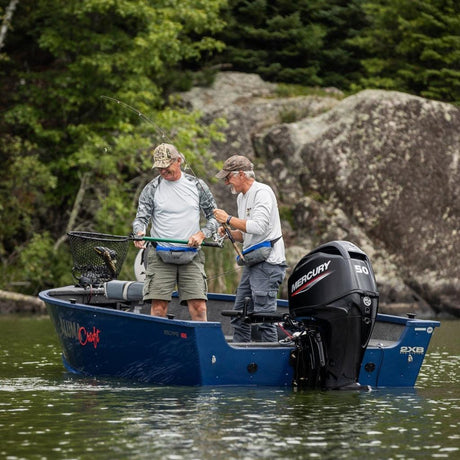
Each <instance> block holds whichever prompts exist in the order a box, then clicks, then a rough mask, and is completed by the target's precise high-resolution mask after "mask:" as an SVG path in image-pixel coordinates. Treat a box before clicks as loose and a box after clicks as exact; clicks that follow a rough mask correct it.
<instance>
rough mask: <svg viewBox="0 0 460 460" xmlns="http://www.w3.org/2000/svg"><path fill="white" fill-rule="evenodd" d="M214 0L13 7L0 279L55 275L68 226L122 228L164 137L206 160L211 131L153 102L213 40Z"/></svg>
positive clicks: (51, 1)
mask: <svg viewBox="0 0 460 460" xmlns="http://www.w3.org/2000/svg"><path fill="white" fill-rule="evenodd" d="M8 3H9V2H6V1H3V2H2V3H1V6H2V7H3V8H5V9H6V7H7V4H8ZM221 4H222V1H221V0H203V1H199V0H180V1H178V0H177V1H171V0H164V1H161V0H160V1H155V2H154V3H153V2H150V1H148V0H130V1H115V0H85V1H81V0H68V1H66V2H61V1H56V0H33V1H32V0H21V1H20V2H19V3H18V4H17V8H16V11H15V12H14V15H13V16H12V19H11V27H10V29H9V31H8V35H7V40H6V42H5V46H4V48H3V49H2V50H1V52H2V54H1V57H0V59H1V66H0V68H1V70H0V79H1V83H2V92H1V95H0V107H1V112H2V119H1V121H0V142H1V147H0V151H1V154H0V155H1V160H2V169H1V171H0V184H1V185H0V203H1V207H0V213H1V221H0V235H1V237H0V260H1V262H2V264H1V266H2V270H1V272H0V274H1V279H2V285H3V286H5V285H7V284H8V282H9V281H12V280H15V279H16V278H19V279H21V280H23V279H24V278H25V279H26V280H27V281H29V282H31V283H32V284H31V285H30V291H31V292H35V291H36V289H37V288H38V287H39V286H43V285H44V284H46V282H51V281H52V280H53V278H54V282H56V280H59V279H60V276H61V274H60V270H59V263H58V261H60V260H62V258H65V254H61V253H60V252H59V251H58V249H59V248H58V246H59V244H57V245H55V243H54V242H55V241H57V242H58V243H59V242H60V241H61V238H62V237H63V236H65V233H66V231H68V230H78V229H82V228H83V229H85V230H91V229H95V228H99V229H103V230H104V231H105V232H108V233H120V234H125V235H126V234H127V233H128V232H129V230H130V222H131V221H132V219H133V215H134V213H135V207H136V196H137V194H138V193H139V190H140V189H141V188H142V186H143V185H145V183H146V182H147V181H148V180H149V179H150V178H151V174H152V173H151V158H150V157H149V155H148V154H147V153H146V150H147V147H148V146H150V145H151V144H154V143H158V142H160V141H161V140H173V141H174V142H175V143H176V144H177V145H178V147H179V148H180V149H181V150H182V151H183V152H184V153H185V154H186V158H187V161H188V163H189V164H193V166H194V168H195V167H196V170H197V172H199V171H200V169H199V168H200V165H201V167H202V162H201V161H200V162H199V164H198V163H197V162H196V158H197V157H199V158H203V157H204V158H206V147H207V146H208V144H209V139H210V138H212V137H215V136H216V135H218V132H217V130H216V127H215V126H211V127H204V126H202V125H200V123H199V122H198V119H199V118H198V114H189V113H187V112H184V111H181V110H179V109H177V108H176V109H175V108H174V107H173V106H171V105H169V106H165V101H166V100H167V96H168V93H169V92H170V91H172V90H173V89H175V88H177V83H178V82H179V83H181V82H182V80H183V76H181V72H182V68H183V67H184V65H192V64H193V63H195V62H196V61H198V60H199V59H201V57H202V56H204V55H206V54H207V53H211V52H213V51H214V50H218V49H220V48H221V46H222V45H221V43H219V42H218V41H216V40H215V39H213V38H211V37H210V34H211V33H213V34H214V33H216V32H217V31H218V30H219V29H220V28H221V27H222V21H221V20H220V18H219V8H220V6H221ZM4 11H6V10H4ZM184 63H185V64H184ZM181 84H182V83H181ZM104 95H107V96H110V97H113V98H116V99H118V100H121V101H123V102H124V103H126V104H129V105H130V106H131V107H135V109H136V110H129V109H127V108H126V106H123V105H121V104H117V103H116V102H113V101H112V100H109V99H104V98H102V96H104ZM136 111H141V112H142V113H144V114H146V116H147V117H148V119H149V120H150V122H146V121H145V118H144V119H143V118H142V117H139V115H138V114H137V113H136ZM53 248H54V250H53ZM44 260H46V261H47V263H46V264H43V261H44ZM44 265H46V267H44ZM13 267H15V268H13ZM15 270H18V271H20V273H15ZM67 272H68V270H67Z"/></svg>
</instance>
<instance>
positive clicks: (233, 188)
mask: <svg viewBox="0 0 460 460" xmlns="http://www.w3.org/2000/svg"><path fill="white" fill-rule="evenodd" d="M230 192H232V195H236V194H237V191H236V190H235V187H234V186H233V184H230Z"/></svg>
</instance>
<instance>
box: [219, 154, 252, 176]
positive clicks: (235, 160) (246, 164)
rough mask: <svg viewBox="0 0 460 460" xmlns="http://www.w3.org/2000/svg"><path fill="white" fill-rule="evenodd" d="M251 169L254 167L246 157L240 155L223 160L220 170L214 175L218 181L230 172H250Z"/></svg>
mask: <svg viewBox="0 0 460 460" xmlns="http://www.w3.org/2000/svg"><path fill="white" fill-rule="evenodd" d="M253 168H254V165H253V164H252V163H251V162H250V161H249V160H248V159H247V158H246V157H244V156H242V155H233V156H231V157H230V158H227V159H226V160H225V162H224V166H223V167H222V170H221V171H219V172H218V173H217V174H216V177H217V178H218V179H223V178H224V177H227V175H228V173H231V172H232V171H252V170H253Z"/></svg>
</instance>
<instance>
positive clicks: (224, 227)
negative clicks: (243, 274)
mask: <svg viewBox="0 0 460 460" xmlns="http://www.w3.org/2000/svg"><path fill="white" fill-rule="evenodd" d="M101 98H103V99H107V100H109V101H112V102H115V103H116V104H119V105H121V106H122V107H124V108H126V109H128V110H130V111H131V112H133V113H135V114H136V115H137V116H138V117H139V118H141V119H142V120H144V121H146V122H147V123H149V124H151V125H152V126H153V127H154V128H155V129H156V131H157V132H158V133H159V134H160V135H161V137H162V138H163V139H164V140H166V141H168V142H169V143H171V144H172V141H171V140H170V139H169V138H168V136H167V135H166V133H165V132H164V131H163V130H162V129H161V128H160V127H159V126H158V125H157V124H156V123H155V122H154V121H153V120H151V119H150V118H149V117H147V116H146V115H144V114H143V113H142V112H141V111H140V110H137V109H136V108H135V107H133V106H132V105H129V104H127V103H126V102H123V101H120V100H119V99H115V98H114V97H110V96H101ZM182 157H183V159H184V161H185V163H186V167H187V168H188V169H189V170H190V172H191V174H192V175H193V176H194V177H195V179H196V180H197V182H198V185H199V186H200V188H201V190H202V191H203V192H204V189H203V186H202V185H201V182H200V179H199V177H198V176H197V175H196V174H195V172H194V171H193V169H192V166H191V165H190V163H189V162H188V161H187V159H186V158H185V155H182ZM220 225H221V226H222V228H223V229H224V231H225V234H226V235H227V237H228V239H229V240H230V242H231V243H232V246H233V249H234V250H235V252H236V254H237V255H238V256H239V257H240V259H241V260H242V261H243V262H244V255H243V253H242V252H241V249H240V248H239V246H238V244H237V242H236V241H235V238H233V235H232V231H231V230H230V227H229V225H228V224H227V223H226V222H223V223H221V224H220Z"/></svg>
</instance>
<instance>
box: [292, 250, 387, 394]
mask: <svg viewBox="0 0 460 460" xmlns="http://www.w3.org/2000/svg"><path fill="white" fill-rule="evenodd" d="M288 295H289V312H290V316H291V318H293V319H295V320H296V321H297V322H298V323H300V324H301V325H302V326H303V327H304V333H303V334H301V335H299V337H298V339H297V350H296V351H295V352H294V353H293V361H294V362H293V364H294V367H295V376H294V383H295V384H296V385H298V386H304V387H314V388H316V387H321V388H326V389H333V388H346V387H350V388H351V387H354V386H357V382H358V377H359V371H360V367H361V361H362V358H363V355H364V352H365V349H366V346H367V344H368V342H369V338H370V336H371V333H372V329H373V327H374V323H375V318H376V315H377V309H378V297H379V294H378V291H377V285H376V281H375V277H374V272H373V270H372V266H371V263H370V261H369V259H368V257H367V255H366V254H365V253H364V252H363V251H362V250H361V249H359V248H358V247H357V246H355V245H354V244H352V243H350V242H348V241H332V242H329V243H326V244H323V245H321V246H319V247H318V248H316V249H315V250H313V251H312V252H310V253H309V254H307V255H306V256H304V257H303V258H302V259H301V260H300V261H299V263H298V264H297V265H296V267H295V268H294V270H293V272H292V274H291V276H290V277H289V280H288ZM312 337H313V338H315V337H316V338H315V339H312ZM315 356H316V359H315ZM318 357H320V358H321V359H318ZM300 361H302V362H300Z"/></svg>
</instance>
